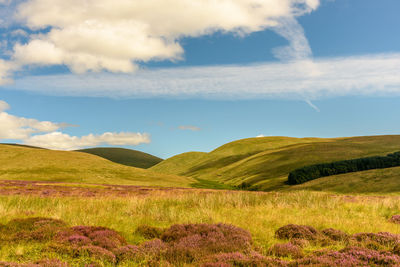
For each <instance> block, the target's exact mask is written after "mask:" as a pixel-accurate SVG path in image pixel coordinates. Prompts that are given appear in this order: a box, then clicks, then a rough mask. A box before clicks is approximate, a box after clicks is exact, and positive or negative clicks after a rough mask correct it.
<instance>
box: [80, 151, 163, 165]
mask: <svg viewBox="0 0 400 267" xmlns="http://www.w3.org/2000/svg"><path fill="white" fill-rule="evenodd" d="M77 151H79V152H85V153H89V154H93V155H96V156H99V157H102V158H105V159H108V160H110V161H112V162H115V163H119V164H122V165H127V166H131V167H137V168H142V169H148V168H150V167H152V166H154V165H156V164H158V163H160V162H161V161H163V160H162V159H160V158H158V157H156V156H153V155H150V154H147V153H144V152H141V151H137V150H133V149H125V148H117V147H96V148H87V149H81V150H77Z"/></svg>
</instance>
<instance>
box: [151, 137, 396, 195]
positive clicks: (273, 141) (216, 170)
mask: <svg viewBox="0 0 400 267" xmlns="http://www.w3.org/2000/svg"><path fill="white" fill-rule="evenodd" d="M399 150H400V136H398V135H392V136H364V137H348V138H291V137H263V138H249V139H243V140H239V141H234V142H231V143H228V144H226V145H223V146H221V147H219V148H217V149H215V150H213V151H211V152H209V153H199V152H197V153H196V152H192V153H185V154H181V155H178V156H175V157H172V158H169V159H167V160H165V161H163V162H161V163H159V164H157V165H155V166H154V167H152V168H150V169H151V170H153V171H156V172H160V173H168V174H175V175H184V176H188V177H193V178H196V179H201V180H210V181H216V182H220V183H225V184H228V185H232V186H240V185H243V183H245V186H246V187H248V188H250V189H251V188H257V189H261V190H266V191H270V190H281V189H285V188H288V187H289V186H288V185H286V184H285V182H286V180H287V175H288V173H289V172H290V171H292V170H294V169H296V168H299V167H303V166H306V165H311V164H317V163H324V162H331V161H337V160H345V159H353V158H358V157H366V156H376V155H385V154H387V153H390V152H395V151H399Z"/></svg>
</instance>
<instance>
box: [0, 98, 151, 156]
mask: <svg viewBox="0 0 400 267" xmlns="http://www.w3.org/2000/svg"><path fill="white" fill-rule="evenodd" d="M8 109H10V106H9V104H8V103H6V102H5V101H2V100H0V140H20V142H21V143H24V144H27V145H32V146H38V147H44V148H49V149H60V150H73V149H79V148H84V147H90V146H98V145H101V144H107V145H117V146H122V145H139V144H144V143H150V142H151V140H150V135H149V134H147V133H131V132H121V133H111V132H107V133H103V134H98V135H96V134H89V135H86V136H81V137H78V136H70V135H68V134H65V133H62V132H60V130H61V129H62V128H65V127H75V126H76V125H71V124H67V123H54V122H50V121H39V120H36V119H30V118H23V117H18V116H14V115H11V114H9V113H7V112H6V110H8Z"/></svg>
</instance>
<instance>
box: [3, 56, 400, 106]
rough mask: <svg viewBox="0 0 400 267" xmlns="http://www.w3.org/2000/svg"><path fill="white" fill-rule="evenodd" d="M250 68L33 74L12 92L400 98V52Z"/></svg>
mask: <svg viewBox="0 0 400 267" xmlns="http://www.w3.org/2000/svg"><path fill="white" fill-rule="evenodd" d="M305 66H309V61H307V60H306V61H298V62H288V63H279V62H276V63H265V64H258V65H247V66H212V67H189V68H172V69H171V68H170V69H157V70H140V71H138V72H137V73H135V74H119V75H117V74H109V73H100V74H87V75H73V74H70V75H54V76H31V77H23V78H21V79H19V80H16V82H15V84H14V85H13V86H8V88H9V89H14V90H25V91H32V92H38V93H44V94H50V95H65V96H95V97H97V96H103V97H112V98H114V97H124V98H154V97H165V98H208V99H259V98H283V99H300V100H304V101H305V100H308V101H312V100H314V99H318V98H323V97H336V96H346V95H400V75H399V70H400V53H392V54H378V55H365V56H357V57H340V58H325V59H318V60H315V61H314V62H313V63H312V66H316V68H317V70H318V71H317V72H316V73H315V74H314V75H310V73H309V72H308V71H306V72H304V71H302V69H303V68H304V67H305Z"/></svg>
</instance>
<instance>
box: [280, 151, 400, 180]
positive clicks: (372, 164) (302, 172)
mask: <svg viewBox="0 0 400 267" xmlns="http://www.w3.org/2000/svg"><path fill="white" fill-rule="evenodd" d="M397 166H400V152H395V153H392V154H388V155H386V156H376V157H367V158H358V159H351V160H342V161H335V162H331V163H322V164H315V165H310V166H305V167H302V168H299V169H296V170H294V171H292V172H290V173H289V176H288V183H289V184H291V185H295V184H302V183H305V182H308V181H311V180H315V179H318V178H321V177H326V176H331V175H336V174H343V173H349V172H359V171H366V170H372V169H383V168H391V167H397Z"/></svg>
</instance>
